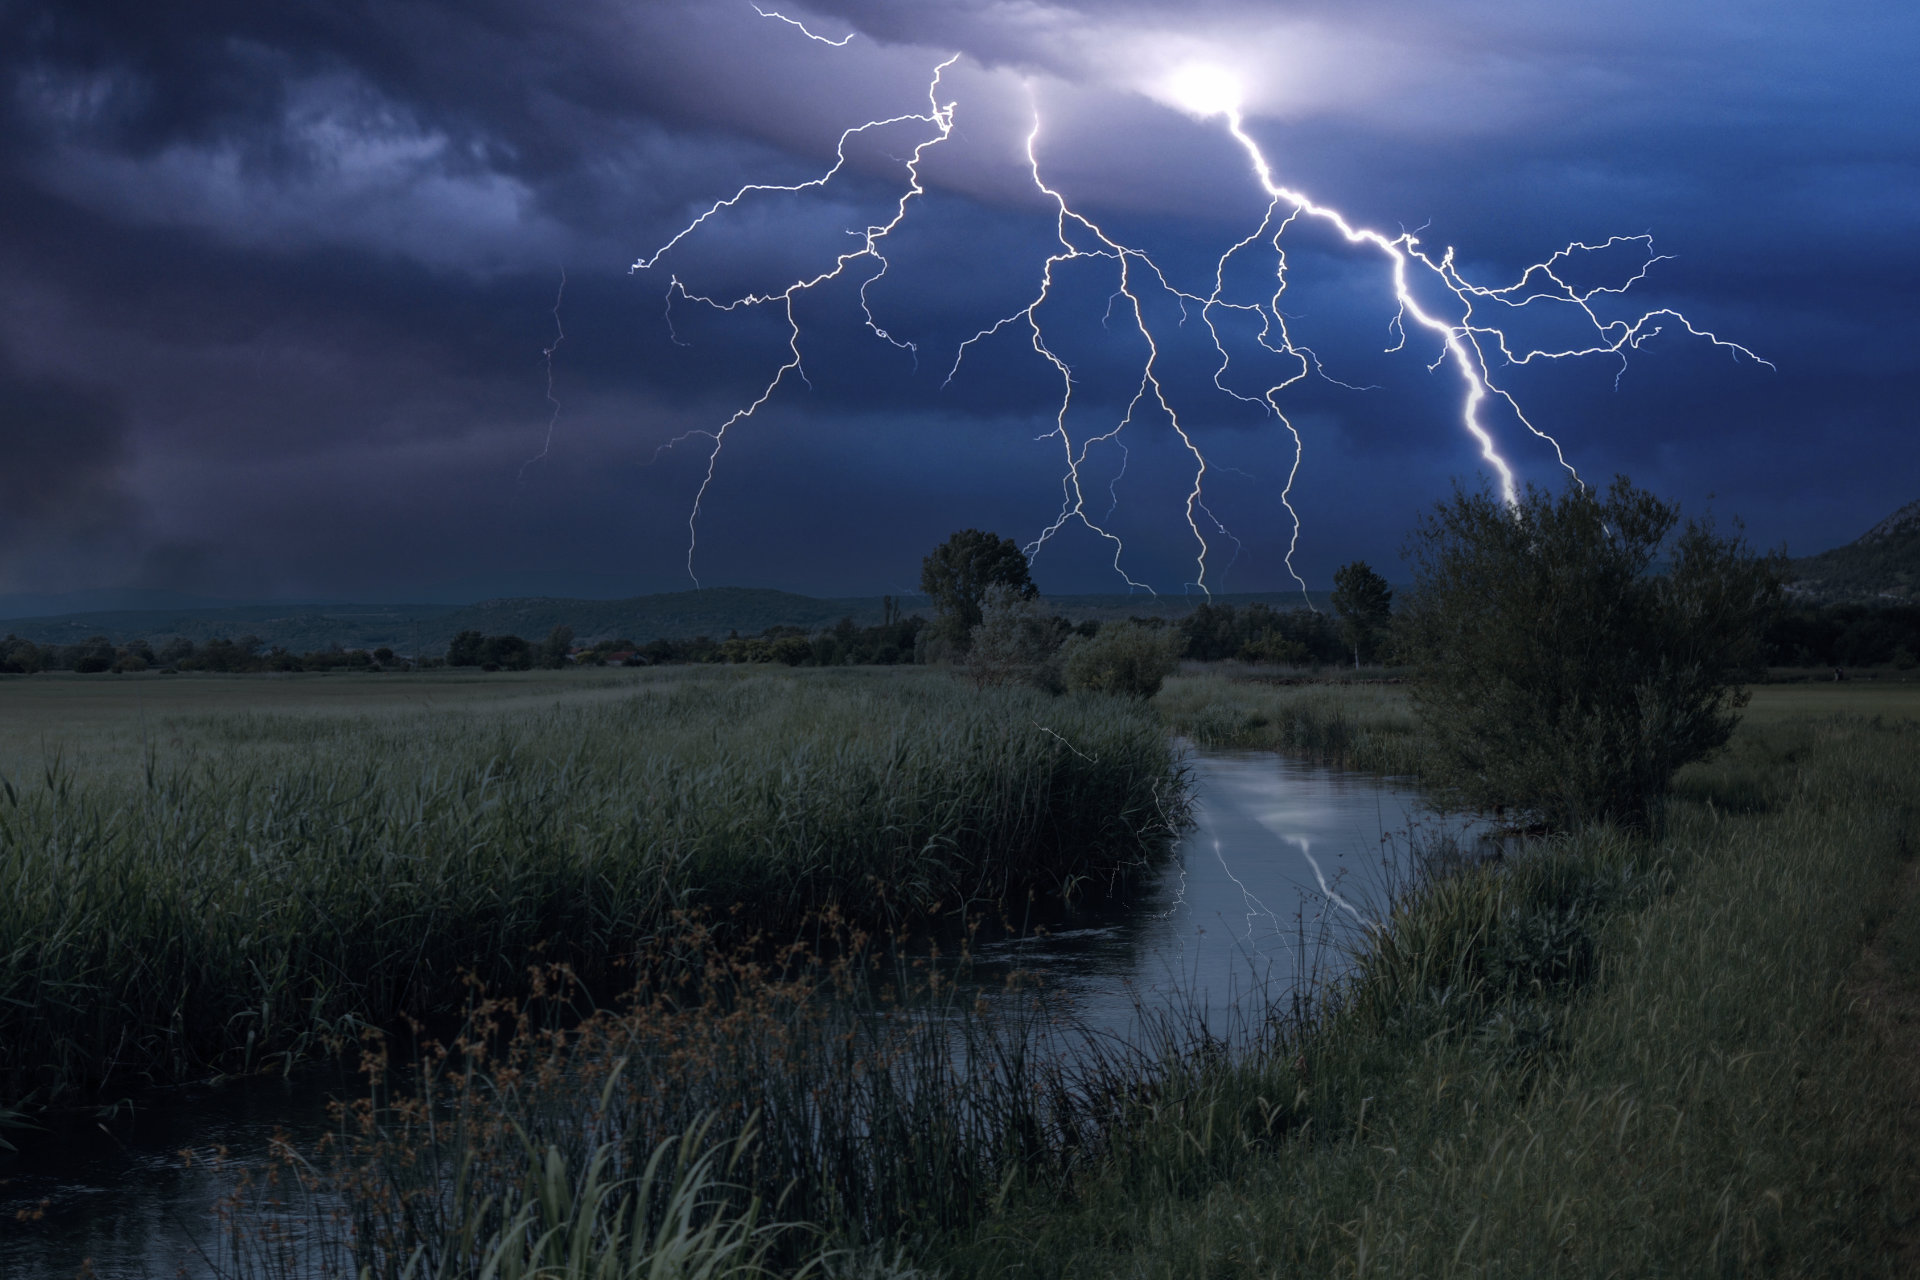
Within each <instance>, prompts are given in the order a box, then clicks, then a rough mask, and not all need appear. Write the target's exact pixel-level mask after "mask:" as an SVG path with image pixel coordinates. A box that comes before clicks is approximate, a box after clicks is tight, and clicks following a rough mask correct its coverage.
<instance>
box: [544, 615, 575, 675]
mask: <svg viewBox="0 0 1920 1280" xmlns="http://www.w3.org/2000/svg"><path fill="white" fill-rule="evenodd" d="M572 650H573V628H572V627H570V626H568V625H567V624H566V623H564V622H563V623H561V624H560V625H559V626H557V627H555V628H554V629H553V630H551V631H549V632H547V638H546V640H545V641H544V642H543V643H542V644H541V645H540V665H541V666H543V667H546V668H547V669H548V670H550V671H558V670H559V669H560V668H562V667H564V666H566V665H567V654H568V653H570V652H571V651H572Z"/></svg>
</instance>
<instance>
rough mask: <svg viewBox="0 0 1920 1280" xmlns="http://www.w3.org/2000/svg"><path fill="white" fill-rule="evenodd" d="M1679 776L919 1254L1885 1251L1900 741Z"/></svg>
mask: <svg viewBox="0 0 1920 1280" xmlns="http://www.w3.org/2000/svg"><path fill="white" fill-rule="evenodd" d="M1684 782H1685V786H1684V788H1683V792H1682V795H1681V796H1680V797H1679V798H1677V799H1676V800H1675V801H1674V802H1673V804H1672V806H1671V809H1670V812H1669V813H1668V815H1667V834H1666V835H1665V837H1664V838H1663V839H1661V840H1660V841H1658V842H1653V841H1648V840H1645V839H1641V838H1629V837H1625V836H1620V835H1616V834H1613V833H1609V832H1605V831H1596V832H1587V833H1585V834H1582V835H1579V836H1575V837H1570V838H1566V839H1563V840H1559V841H1556V842H1554V843H1551V844H1548V845H1545V846H1543V847H1540V848H1538V849H1536V850H1535V851H1533V852H1531V853H1529V854H1527V855H1525V856H1524V857H1520V858H1518V859H1516V860H1513V861H1510V862H1509V863H1507V864H1504V865H1495V866H1488V867H1482V868H1477V869H1467V870H1463V871H1460V872H1458V873H1456V874H1454V875H1451V876H1449V877H1447V878H1445V879H1442V880H1440V881H1439V882H1437V883H1435V884H1433V885H1432V886H1430V887H1429V888H1428V889H1426V890H1425V891H1422V892H1417V893H1415V894H1412V895H1410V896H1408V897H1406V898H1405V899H1403V900H1402V901H1401V902H1400V903H1399V904H1398V905H1397V906H1396V908H1395V910H1394V913H1393V917H1392V919H1391V921H1390V923H1389V925H1388V927H1387V929H1386V931H1385V932H1384V933H1383V934H1382V935H1381V936H1380V937H1378V938H1377V939H1376V940H1375V941H1374V943H1373V944H1372V945H1371V946H1370V947H1369V948H1368V950H1367V951H1366V953H1365V954H1364V956H1363V957H1362V958H1361V963H1360V965H1359V967H1358V969H1357V970H1356V972H1355V974H1354V976H1353V977H1352V978H1351V980H1350V981H1349V982H1348V983H1347V984H1346V985H1345V986H1343V987H1340V988H1337V989H1336V990H1335V991H1333V992H1331V993H1330V1000H1329V1002H1328V1003H1327V1005H1326V1006H1325V1008H1324V1010H1323V1016H1322V1017H1321V1018H1320V1019H1319V1020H1318V1021H1317V1023H1316V1024H1315V1025H1314V1026H1313V1027H1312V1028H1311V1029H1310V1030H1308V1031H1307V1032H1306V1033H1305V1034H1303V1035H1302V1036H1301V1037H1300V1038H1299V1039H1298V1040H1297V1041H1294V1042H1291V1043H1289V1044H1287V1045H1286V1046H1285V1051H1284V1052H1281V1053H1277V1054H1276V1053H1267V1054H1264V1055H1259V1056H1255V1057H1251V1058H1246V1059H1242V1060H1238V1061H1228V1062H1223V1063H1219V1064H1216V1065H1211V1066H1208V1067H1207V1068H1206V1069H1204V1070H1195V1071H1192V1072H1190V1073H1189V1074H1188V1075H1187V1076H1186V1078H1185V1083H1184V1084H1183V1085H1182V1086H1181V1087H1180V1088H1178V1089H1172V1088H1169V1089H1167V1090H1166V1091H1165V1095H1166V1096H1168V1097H1178V1098H1179V1105H1178V1106H1170V1105H1165V1104H1157V1105H1156V1107H1155V1108H1154V1109H1153V1110H1152V1111H1150V1112H1149V1113H1145V1114H1143V1115H1141V1116H1139V1117H1137V1118H1136V1121H1135V1123H1133V1124H1132V1125H1130V1126H1129V1127H1128V1128H1127V1130H1126V1131H1125V1138H1124V1142H1121V1141H1115V1142H1113V1143H1111V1144H1110V1146H1111V1148H1112V1149H1113V1151H1114V1153H1115V1154H1114V1155H1113V1156H1112V1157H1110V1158H1109V1159H1107V1160H1105V1161H1104V1162H1102V1164H1101V1165H1100V1167H1099V1168H1098V1170H1097V1171H1091V1172H1090V1173H1088V1174H1086V1175H1083V1176H1082V1177H1080V1178H1078V1179H1077V1180H1076V1181H1075V1184H1074V1186H1073V1189H1072V1192H1071V1194H1069V1195H1061V1194H1058V1193H1053V1192H1046V1193H1040V1194H1034V1195H1031V1196H1028V1197H1026V1198H1024V1199H1022V1200H1020V1201H1018V1202H1016V1203H1013V1204H1010V1205H1009V1206H1008V1208H1007V1212H1006V1214H1005V1216H1004V1218H1003V1219H1002V1220H1000V1221H998V1222H996V1223H994V1224H992V1226H991V1227H990V1228H989V1229H986V1230H982V1231H978V1232H974V1233H971V1234H969V1235H968V1236H967V1237H965V1238H964V1239H960V1240H957V1241H954V1242H953V1243H952V1244H951V1245H950V1246H949V1247H947V1248H945V1249H943V1250H941V1251H939V1252H938V1254H937V1255H936V1256H937V1257H938V1259H939V1261H940V1262H941V1263H942V1264H943V1265H945V1266H946V1267H948V1268H950V1269H951V1270H952V1271H953V1272H954V1273H956V1274H1000V1273H1003V1272H1004V1271H1006V1270H1007V1269H1010V1268H1015V1267H1017V1268H1018V1270H1019V1271H1020V1273H1021V1274H1022V1275H1029V1276H1068V1275H1155V1276H1172V1277H1178V1276H1195V1277H1198V1276H1208V1277H1215V1276H1233V1275H1249V1276H1253V1275H1261V1276H1265V1275H1274V1274H1286V1275H1293V1274H1299V1275H1334V1276H1363V1275H1396V1276H1398V1275H1422V1276H1466V1275H1472V1276H1512V1277H1537V1276H1623V1275H1631V1276H1661V1275H1672V1276H1701V1275H1728V1276H1731V1275H1755V1274H1793V1275H1832V1276H1852V1275H1864V1274H1894V1273H1896V1272H1897V1271H1898V1269H1899V1268H1898V1263H1897V1262H1896V1250H1897V1248H1898V1247H1899V1244H1900V1238H1901V1232H1902V1231H1910V1230H1911V1221H1910V1218H1909V1217H1908V1215H1909V1213H1910V1206H1911V1205H1912V1204H1913V1203H1914V1202H1915V1196H1916V1193H1920V1168H1917V1167H1916V1159H1915V1156H1914V1154H1913V1153H1914V1139H1915V1137H1916V1136H1917V1135H1920V1114H1917V1113H1916V1107H1917V1104H1920V1097H1916V1096H1915V1095H1914V1094H1913V1093H1911V1092H1897V1091H1896V1092H1890V1091H1889V1089H1888V1081H1889V1078H1890V1076H1891V1075H1892V1072H1891V1070H1890V1066H1889V1063H1888V1061H1887V1060H1886V1059H1885V1057H1884V1056H1883V1050H1882V1049H1881V1047H1880V1042H1879V1039H1878V1033H1877V1032H1876V1031H1875V1030H1874V1023H1873V1022H1872V1020H1871V1019H1870V1018H1868V1017H1867V1016H1866V1015H1865V1013H1864V1012H1863V1008H1864V1006H1863V1004H1862V1002H1861V999H1860V989H1859V987H1858V983H1857V966H1858V964H1859V961H1860V956H1861V949H1862V945H1863V943H1864V942H1865V941H1866V940H1867V939H1868V937H1869V936H1871V934H1872V933H1873V931H1874V930H1875V929H1877V928H1880V927H1882V925H1883V922H1884V920H1885V918H1886V915H1887V911H1888V908H1887V906H1886V905H1885V904H1886V903H1887V901H1888V891H1889V888H1890V886H1891V884H1892V882H1893V881H1894V879H1895V878H1896V876H1899V875H1901V874H1903V872H1904V869H1905V867H1906V865H1907V864H1908V861H1909V860H1910V859H1911V858H1912V856H1913V853H1914V851H1915V835H1916V826H1915V818H1916V801H1915V800H1914V797H1916V796H1920V732H1916V729H1915V727H1914V726H1913V725H1911V724H1906V725H1900V726H1888V725H1878V726H1875V725H1870V724H1867V723H1864V722H1859V721H1854V722H1845V723H1843V722H1828V723H1824V724H1820V725H1804V724H1803V725H1798V726H1783V727H1781V728H1779V729H1777V730H1773V731H1770V732H1768V733H1766V734H1764V735H1763V734H1750V735H1748V736H1747V738H1746V739H1745V740H1744V742H1743V743H1742V745H1741V748H1740V750H1739V752H1738V753H1736V754H1735V755H1733V756H1731V757H1729V758H1726V759H1723V760H1722V761H1720V762H1718V763H1716V764H1714V765H1711V766H1706V767H1701V768H1697V769H1696V770H1694V771H1693V772H1692V773H1691V774H1690V775H1689V776H1687V777H1686V778H1685V779H1684ZM1728 801H1730V802H1731V803H1727V802H1728ZM1915 919H1920V916H1916V917H1915ZM1915 994H1916V996H1920V992H1916V993H1915ZM1916 1003H1920V1001H1917V1002H1916ZM1903 1224H1905V1225H1903Z"/></svg>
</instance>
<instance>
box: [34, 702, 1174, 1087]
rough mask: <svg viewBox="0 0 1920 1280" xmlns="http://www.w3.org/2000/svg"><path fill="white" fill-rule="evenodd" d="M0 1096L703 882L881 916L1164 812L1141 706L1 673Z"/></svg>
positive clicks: (980, 897)
mask: <svg viewBox="0 0 1920 1280" xmlns="http://www.w3.org/2000/svg"><path fill="white" fill-rule="evenodd" d="M0 724H4V725H5V726H6V728H5V738H4V741H0V759H4V760H6V761H8V769H7V773H6V775H5V776H6V781H5V785H4V787H0V1106H18V1105H19V1104H20V1102H21V1100H22V1099H27V1098H35V1097H37V1098H40V1099H43V1100H44V1099H46V1098H49V1097H52V1096H55V1095H57V1094H59V1093H61V1092H62V1091H68V1090H74V1089H80V1090H83V1091H91V1090H98V1089H101V1088H109V1087H127V1086H130V1085H132V1084H134V1083H136V1082H138V1081H140V1080H143V1079H160V1080H166V1079H178V1078H183V1077H188V1076H193V1075H199V1074H205V1073H207V1072H208V1071H212V1070H231V1071H248V1070H258V1069H260V1068H261V1067H262V1066H263V1065H266V1064H270V1063H276V1062H284V1061H287V1060H289V1059H290V1058H291V1057H293V1056H297V1055H299V1054H301V1053H304V1052H308V1051H311V1050H313V1049H315V1048H316V1047H317V1046H318V1045H319V1043H320V1042H321V1040H322V1039H324V1038H325V1037H327V1036H329V1035H339V1034H343V1033H351V1032H352V1031H354V1030H355V1029H356V1028H358V1027H360V1026H363V1025H366V1024H369V1023H372V1024H388V1023H391V1022H392V1021H393V1020H394V1019H396V1018H398V1017H400V1016H401V1015H402V1014H405V1015H409V1016H413V1017H420V1018H428V1019H432V1018H436V1017H441V1016H444V1015H447V1014H449V1013H457V1012H458V1010H459V1007H460V1004H461V1002H462V1000H463V999H464V998H465V995H466V993H467V991H468V989H469V988H468V986H467V983H468V981H469V980H470V979H471V980H474V981H479V982H482V983H484V984H486V985H487V986H488V988H489V989H491V990H494V991H512V990H516V989H519V988H521V987H523V986H524V985H525V983H526V972H527V968H528V966H529V965H530V964H532V963H534V962H535V961H536V960H544V961H565V962H568V963H570V964H572V965H573V966H574V967H575V969H576V971H577V972H578V973H580V974H581V975H583V976H585V977H588V978H590V979H593V980H596V981H599V982H615V981H626V980H629V979H628V978H625V977H621V976H620V975H621V974H623V973H624V972H625V970H623V969H622V968H621V966H622V965H624V964H626V963H627V962H628V961H629V960H631V958H632V957H633V956H634V955H635V954H636V951H637V950H638V949H640V948H642V947H644V946H645V945H647V944H648V943H649V942H650V941H651V940H653V939H656V938H657V937H658V936H659V935H660V934H661V932H662V931H663V930H669V929H672V928H676V927H678V926H676V925H675V924H674V921H675V920H676V919H677V918H680V917H681V916H683V915H686V914H688V913H691V914H693V915H696V916H706V917H708V918H711V919H713V920H715V921H717V922H718V923H719V925H721V926H723V932H725V933H727V934H729V936H733V937H744V936H748V935H750V934H752V933H753V932H754V931H756V930H759V931H766V932H767V933H768V934H769V936H771V937H773V938H774V939H776V940H777V939H780V938H784V937H789V936H792V935H793V934H794V933H795V931H796V930H799V929H800V928H802V927H803V925H804V924H805V923H806V921H807V920H808V919H810V918H812V917H816V916H819V915H820V914H821V913H828V912H836V913H838V914H839V915H840V916H841V917H843V918H845V919H847V920H849V921H852V922H855V923H858V924H861V925H864V926H866V927H870V928H872V927H878V928H898V927H903V926H908V925H917V924H922V923H924V922H926V921H927V920H928V919H929V918H930V917H932V916H934V915H937V914H941V913H946V914H954V913H959V912H962V911H965V910H968V909H976V910H977V909H990V908H992V907H993V906H995V905H997V904H998V903H1000V902H1001V901H1003V900H1004V899H1006V898H1008V897H1009V896H1014V897H1017V896H1018V895H1020V894H1022V893H1024V892H1027V891H1034V892H1041V893H1045V892H1054V891H1066V890H1069V889H1070V888H1071V887H1072V886H1073V885H1075V884H1076V883H1079V882H1084V881H1086V880H1089V879H1091V880H1096V881H1109V880H1112V879H1114V878H1116V877H1122V876H1124V875H1126V874H1128V873H1129V872H1130V871H1131V869H1133V868H1135V867H1137V866H1139V865H1141V864H1142V862H1143V861H1144V860H1146V859H1148V858H1150V857H1152V856H1154V854H1155V853H1156V852H1157V850H1158V849H1160V848H1161V847H1162V842H1163V838H1164V836H1165V834H1166V833H1167V831H1168V830H1169V829H1170V828H1171V827H1172V826H1174V825H1177V824H1178V823H1179V822H1180V821H1181V815H1182V813H1183V808H1182V806H1183V805H1184V802H1185V801H1184V794H1183V791H1182V787H1181V781H1180V772H1179V766H1178V762H1177V758H1176V756H1175V754H1174V752H1173V750H1172V749H1171V747H1170V746H1169V744H1168V742H1167V739H1166V735H1165V733H1164V731H1163V730H1162V728H1161V727H1160V725H1159V724H1158V722H1157V721H1156V720H1155V718H1154V717H1153V716H1152V714H1151V713H1150V712H1149V711H1148V710H1146V709H1145V708H1144V707H1140V706H1138V705H1133V704H1128V703H1124V702H1120V701H1115V700H1107V699H1093V698H1064V699H1050V698H1047V697H1045V696H1044V695H1041V694H1037V693H1031V692H1027V691H1020V690H1011V689H1008V690H988V691H980V690H975V689H973V688H971V687H969V686H967V685H966V684H964V683H962V682H959V681H956V680H954V679H952V678H950V677H948V676H946V675H944V674H941V673H938V672H921V671H914V672H888V671H883V670H872V671H865V670H854V671H844V672H835V671H827V672H802V673H790V672H784V671H783V672H780V673H768V672H760V673H754V672H750V671H741V670H717V669H701V670H692V669H677V670H671V671H661V672H642V673H597V672H567V673H561V674H560V675H557V676H554V675H528V676H523V677H506V676H494V675H488V676H484V677H483V676H467V677H463V676H459V675H438V674H436V675H431V676H425V677H411V676H385V675H382V676H367V677H357V678H356V677H346V678H341V677H336V676H331V675H323V676H304V677H294V678H291V679H276V678H273V677H236V678H228V679H220V678H183V677H125V676H123V677H118V678H114V677H92V678H88V677H67V678H58V677H55V678H44V677H32V678H27V679H19V680H11V681H0Z"/></svg>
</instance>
